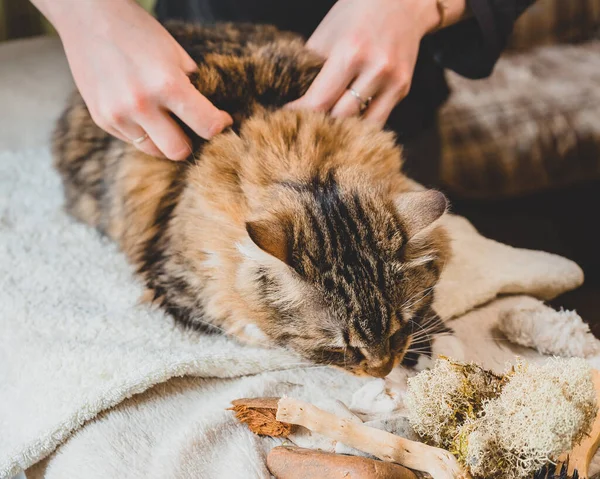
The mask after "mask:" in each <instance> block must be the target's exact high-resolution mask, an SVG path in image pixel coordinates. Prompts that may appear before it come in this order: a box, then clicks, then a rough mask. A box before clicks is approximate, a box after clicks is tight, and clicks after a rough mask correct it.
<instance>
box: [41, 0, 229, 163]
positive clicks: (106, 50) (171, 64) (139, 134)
mask: <svg viewBox="0 0 600 479" xmlns="http://www.w3.org/2000/svg"><path fill="white" fill-rule="evenodd" d="M53 4H54V5H53V7H54V11H53V12H52V13H53V14H52V16H51V17H50V19H51V21H52V22H53V23H54V26H55V27H56V29H57V30H58V32H59V34H60V37H61V39H62V42H63V44H64V47H65V51H66V54H67V58H68V61H69V65H70V67H71V71H72V73H73V77H74V79H75V83H76V84H77V87H78V88H79V91H80V93H81V95H82V97H83V99H84V101H85V102H86V105H87V107H88V109H89V111H90V114H91V116H92V118H93V120H94V121H95V122H96V124H98V126H100V127H101V128H103V129H104V130H106V131H107V132H108V133H110V134H112V135H114V136H116V137H118V138H120V139H122V140H124V141H127V142H129V143H133V144H134V145H135V146H136V147H137V148H139V149H140V150H142V151H143V152H145V153H147V154H149V155H153V156H165V157H167V158H170V159H172V160H182V159H185V158H186V157H187V156H188V155H189V154H190V153H191V147H190V140H189V139H188V138H187V136H186V135H185V134H184V132H183V130H182V129H181V128H180V127H179V126H178V125H177V124H176V122H175V121H174V120H173V119H172V118H171V116H170V115H169V113H172V114H174V115H176V116H177V117H178V118H179V119H181V120H182V121H183V122H184V123H185V124H187V125H188V126H189V127H190V128H191V129H192V130H193V131H194V132H195V133H197V134H198V135H199V136H201V137H202V138H206V139H209V138H211V137H212V136H213V135H215V134H217V133H219V132H221V131H222V130H223V129H224V128H225V127H227V126H228V125H230V124H231V123H232V119H231V117H230V116H229V115H228V114H227V113H226V112H224V111H221V110H218V109H217V108H216V107H215V106H214V105H212V104H211V103H210V102H209V101H208V100H207V99H206V98H205V97H204V96H202V95H201V94H200V93H199V92H198V91H197V90H196V89H195V88H194V86H193V85H192V83H191V82H190V80H189V78H188V76H187V74H189V73H191V72H193V71H194V70H195V69H196V67H197V66H196V63H195V62H194V61H193V60H192V58H191V57H190V56H189V55H188V54H187V53H186V52H185V51H184V50H183V48H182V47H181V46H180V45H179V44H178V43H177V42H176V41H175V39H174V38H173V37H172V36H171V35H170V34H169V33H168V32H167V31H166V30H165V29H164V28H163V27H162V25H160V23H158V22H157V21H156V20H155V19H154V18H153V17H152V16H151V15H149V14H148V13H146V12H145V11H144V10H143V9H142V8H141V7H139V6H138V5H137V4H136V3H135V2H134V1H132V0H109V1H103V0H91V1H90V0H86V1H81V0H61V1H60V2H53ZM59 4H60V6H59ZM57 9H58V10H61V9H62V11H57ZM146 135H147V137H146ZM141 138H145V139H144V140H142V141H138V142H135V141H134V140H136V139H141Z"/></svg>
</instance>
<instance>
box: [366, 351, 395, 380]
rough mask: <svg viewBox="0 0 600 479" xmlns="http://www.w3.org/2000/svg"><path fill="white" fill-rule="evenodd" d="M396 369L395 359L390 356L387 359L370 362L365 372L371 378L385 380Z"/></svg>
mask: <svg viewBox="0 0 600 479" xmlns="http://www.w3.org/2000/svg"><path fill="white" fill-rule="evenodd" d="M393 368H394V358H393V356H388V357H387V358H382V359H379V360H375V361H370V362H369V364H368V365H367V367H366V368H365V371H366V372H367V374H369V375H370V376H375V377H376V378H384V377H386V376H387V375H388V374H389V373H390V371H391V370H392V369H393Z"/></svg>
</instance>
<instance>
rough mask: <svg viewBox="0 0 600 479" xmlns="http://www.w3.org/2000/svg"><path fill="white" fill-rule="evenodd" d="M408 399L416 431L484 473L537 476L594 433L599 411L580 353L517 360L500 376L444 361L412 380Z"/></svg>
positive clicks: (507, 478) (491, 477)
mask: <svg viewBox="0 0 600 479" xmlns="http://www.w3.org/2000/svg"><path fill="white" fill-rule="evenodd" d="M407 399H408V400H407V402H406V405H407V407H408V408H409V410H410V414H409V417H410V419H411V423H412V425H413V427H414V428H415V431H416V432H417V433H419V434H420V435H421V436H422V437H424V438H425V439H426V440H428V441H429V442H431V443H433V444H435V445H437V446H439V447H444V448H446V449H448V450H449V451H450V452H452V453H453V454H454V455H455V456H456V457H457V458H458V459H459V460H460V461H461V462H462V463H463V464H464V465H465V466H467V467H468V468H469V469H470V471H471V473H472V474H473V476H474V477H480V478H484V477H485V478H486V479H496V478H498V479H499V478H502V479H524V478H527V477H531V475H532V474H533V473H534V472H535V471H537V470H538V469H540V468H541V467H542V466H544V465H545V464H547V463H548V462H549V461H553V460H556V459H557V458H558V456H559V455H560V454H561V453H563V452H565V451H568V450H570V449H572V447H573V446H574V445H576V444H577V443H578V442H579V441H580V440H581V439H582V438H583V437H584V436H585V435H586V434H587V433H589V430H590V427H591V425H592V422H593V420H594V418H595V416H596V413H597V405H596V393H595V390H594V385H593V382H592V375H591V369H590V367H589V365H588V364H587V363H586V362H585V361H584V360H581V359H551V360H549V361H547V362H546V363H544V364H543V365H540V366H535V365H526V364H524V363H518V364H517V366H516V367H513V368H511V369H510V370H509V371H507V372H506V373H505V375H504V376H502V377H501V376H497V375H494V374H493V373H490V372H489V371H485V370H483V369H481V368H479V367H477V366H475V365H473V364H461V363H456V362H452V361H449V360H441V361H438V362H437V363H436V364H435V366H434V369H432V370H431V371H426V372H424V373H421V374H419V375H417V376H416V377H415V378H412V379H411V380H410V382H409V394H408V398H407Z"/></svg>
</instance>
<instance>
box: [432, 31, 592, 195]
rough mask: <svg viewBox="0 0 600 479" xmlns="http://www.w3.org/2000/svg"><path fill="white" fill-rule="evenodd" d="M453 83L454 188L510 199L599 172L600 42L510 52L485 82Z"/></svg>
mask: <svg viewBox="0 0 600 479" xmlns="http://www.w3.org/2000/svg"><path fill="white" fill-rule="evenodd" d="M449 81H450V84H451V86H452V89H453V95H452V96H451V98H450V101H449V102H448V103H447V104H446V105H445V107H444V108H443V109H442V111H441V112H440V129H441V140H442V158H441V165H440V174H441V179H442V182H443V183H444V185H445V187H446V188H448V189H449V190H451V191H453V192H455V193H458V194H460V195H462V196H470V197H505V196H512V195H518V194H523V193H529V192H533V191H536V190H540V189H545V188H548V187H557V186H566V185H570V184H574V183H576V182H580V181H583V180H590V179H595V178H599V177H600V88H599V85H600V41H593V42H588V43H586V44H582V45H578V46H574V45H555V46H550V47H541V48H539V49H536V50H533V51H531V52H529V53H524V54H514V55H510V56H505V57H503V58H501V59H500V61H499V63H498V65H497V67H496V70H495V72H494V74H493V75H492V76H491V77H490V78H488V79H486V80H479V81H472V80H466V79H464V78H461V77H458V76H457V75H454V74H452V75H449Z"/></svg>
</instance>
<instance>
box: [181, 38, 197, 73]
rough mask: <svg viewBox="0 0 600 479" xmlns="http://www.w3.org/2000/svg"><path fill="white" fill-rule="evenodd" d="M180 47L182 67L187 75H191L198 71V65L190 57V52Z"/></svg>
mask: <svg viewBox="0 0 600 479" xmlns="http://www.w3.org/2000/svg"><path fill="white" fill-rule="evenodd" d="M178 46H179V51H180V52H181V65H182V68H183V71H184V72H186V73H187V74H190V73H192V72H194V71H196V70H197V69H198V64H197V63H196V62H195V61H194V59H193V58H192V57H191V56H190V55H189V53H188V52H186V51H185V49H184V48H183V47H182V46H181V45H178Z"/></svg>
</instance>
